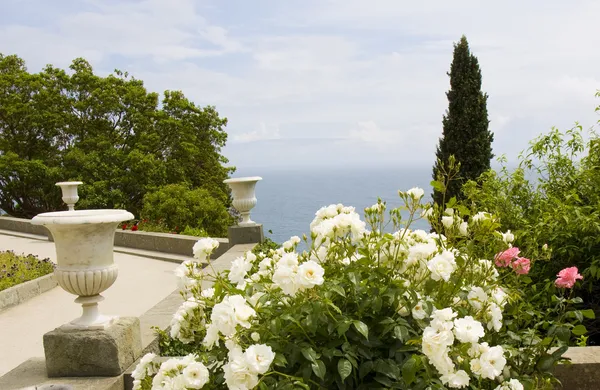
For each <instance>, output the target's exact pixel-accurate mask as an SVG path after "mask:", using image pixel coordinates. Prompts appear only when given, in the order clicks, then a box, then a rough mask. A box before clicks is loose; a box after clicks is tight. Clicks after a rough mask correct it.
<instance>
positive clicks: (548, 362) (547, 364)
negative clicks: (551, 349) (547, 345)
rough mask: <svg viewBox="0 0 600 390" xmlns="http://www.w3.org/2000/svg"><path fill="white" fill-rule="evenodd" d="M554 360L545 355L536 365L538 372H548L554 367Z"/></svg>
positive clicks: (550, 356)
mask: <svg viewBox="0 0 600 390" xmlns="http://www.w3.org/2000/svg"><path fill="white" fill-rule="evenodd" d="M555 361H556V359H554V357H553V356H552V355H545V356H542V358H541V359H540V360H539V361H538V363H537V368H538V370H540V371H542V372H550V371H551V370H552V367H554V362H555Z"/></svg>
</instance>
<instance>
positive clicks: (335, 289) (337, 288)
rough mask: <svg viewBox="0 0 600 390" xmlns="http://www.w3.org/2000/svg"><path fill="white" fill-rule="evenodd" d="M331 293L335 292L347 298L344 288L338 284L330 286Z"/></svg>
mask: <svg viewBox="0 0 600 390" xmlns="http://www.w3.org/2000/svg"><path fill="white" fill-rule="evenodd" d="M330 288H331V291H333V292H335V293H336V294H338V295H340V296H342V297H344V298H346V292H345V291H344V288H343V287H342V286H339V285H337V284H332V285H331V286H330Z"/></svg>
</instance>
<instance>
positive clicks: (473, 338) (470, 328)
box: [454, 316, 485, 343]
mask: <svg viewBox="0 0 600 390" xmlns="http://www.w3.org/2000/svg"><path fill="white" fill-rule="evenodd" d="M454 335H455V336H456V338H457V339H458V341H460V342H461V343H477V342H479V339H480V338H481V337H483V336H485V331H484V329H483V325H481V323H480V322H479V321H476V320H475V319H473V317H471V316H466V317H464V318H457V319H455V320H454Z"/></svg>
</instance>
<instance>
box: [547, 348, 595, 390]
mask: <svg viewBox="0 0 600 390" xmlns="http://www.w3.org/2000/svg"><path fill="white" fill-rule="evenodd" d="M564 357H566V358H569V359H571V362H570V364H559V365H557V366H556V367H555V368H554V375H555V376H556V378H557V379H558V380H559V381H560V382H561V383H562V386H557V387H556V388H557V389H562V390H597V389H598V388H600V385H599V384H600V347H595V346H594V347H569V349H568V350H567V352H566V353H565V354H564Z"/></svg>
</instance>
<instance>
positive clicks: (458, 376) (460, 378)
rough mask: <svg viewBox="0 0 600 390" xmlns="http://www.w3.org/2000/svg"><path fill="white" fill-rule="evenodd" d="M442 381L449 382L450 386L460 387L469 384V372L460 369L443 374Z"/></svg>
mask: <svg viewBox="0 0 600 390" xmlns="http://www.w3.org/2000/svg"><path fill="white" fill-rule="evenodd" d="M440 379H441V380H442V383H444V384H447V385H448V387H451V388H453V389H460V388H463V387H467V386H469V381H470V378H469V374H467V373H466V372H465V371H464V370H459V371H457V372H453V373H451V374H447V375H443V376H442V377H441V378H440Z"/></svg>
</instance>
